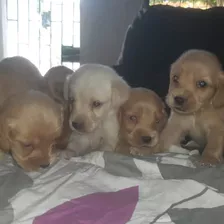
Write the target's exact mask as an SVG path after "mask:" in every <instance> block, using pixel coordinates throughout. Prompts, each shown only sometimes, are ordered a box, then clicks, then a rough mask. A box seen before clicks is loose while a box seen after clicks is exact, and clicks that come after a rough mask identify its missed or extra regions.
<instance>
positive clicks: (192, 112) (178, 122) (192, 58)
mask: <svg viewBox="0 0 224 224" xmlns="http://www.w3.org/2000/svg"><path fill="white" fill-rule="evenodd" d="M167 103H168V105H169V106H170V108H171V110H172V113H171V117H170V119H169V122H168V125H167V126H166V128H165V129H164V131H163V132H162V137H161V144H160V150H162V151H164V150H167V149H169V148H170V147H171V146H172V145H177V146H179V145H180V141H181V139H182V138H183V137H184V136H185V135H187V134H189V135H190V136H191V137H192V139H193V140H194V141H195V142H196V143H197V144H198V145H199V146H200V148H201V149H203V154H202V158H201V163H202V164H208V165H210V164H217V163H221V162H222V161H223V147H224V73H223V71H222V68H221V64H220V62H219V61H218V59H217V57H216V56H215V55H213V54H212V53H209V52H206V51H203V50H189V51H187V52H185V53H184V54H183V55H181V56H180V58H179V59H178V60H177V61H176V62H175V63H174V64H173V65H172V67H171V72H170V86H169V92H168V95H167Z"/></svg>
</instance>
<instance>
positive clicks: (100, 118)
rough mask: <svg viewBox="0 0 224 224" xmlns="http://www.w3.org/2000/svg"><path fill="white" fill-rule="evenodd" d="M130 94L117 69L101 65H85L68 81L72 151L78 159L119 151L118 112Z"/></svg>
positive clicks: (67, 93)
mask: <svg viewBox="0 0 224 224" xmlns="http://www.w3.org/2000/svg"><path fill="white" fill-rule="evenodd" d="M129 90H130V88H129V86H128V84H127V83H126V82H125V81H124V80H123V79H122V78H121V77H119V76H118V75H117V74H116V72H115V71H114V70H113V69H111V68H109V67H107V66H103V65H99V64H86V65H83V66H81V67H80V68H79V69H78V70H77V71H76V72H74V74H73V75H71V76H68V77H67V81H66V83H65V89H64V94H65V99H67V100H68V102H69V104H70V111H71V115H70V118H69V125H70V128H71V129H72V130H73V133H72V135H71V139H70V140H71V143H69V146H68V147H69V149H70V150H73V152H74V153H75V155H83V154H84V153H87V152H89V151H94V150H107V151H113V150H114V149H115V146H116V144H117V140H118V131H119V123H118V120H117V111H118V109H119V107H120V106H121V105H122V104H123V103H124V102H125V101H126V100H127V99H128V97H129ZM74 153H72V154H74Z"/></svg>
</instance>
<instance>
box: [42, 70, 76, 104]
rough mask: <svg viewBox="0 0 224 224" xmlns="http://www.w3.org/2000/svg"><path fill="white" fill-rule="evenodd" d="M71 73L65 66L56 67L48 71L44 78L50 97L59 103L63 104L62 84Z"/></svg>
mask: <svg viewBox="0 0 224 224" xmlns="http://www.w3.org/2000/svg"><path fill="white" fill-rule="evenodd" d="M72 73H73V71H72V70H71V69H69V68H67V67H65V66H56V67H53V68H51V69H49V70H48V72H47V73H46V74H45V76H44V80H45V82H46V85H47V88H48V90H49V92H50V95H51V97H52V98H53V99H55V100H56V101H57V102H59V103H63V102H64V93H63V91H64V83H65V80H66V77H67V76H68V75H70V74H72Z"/></svg>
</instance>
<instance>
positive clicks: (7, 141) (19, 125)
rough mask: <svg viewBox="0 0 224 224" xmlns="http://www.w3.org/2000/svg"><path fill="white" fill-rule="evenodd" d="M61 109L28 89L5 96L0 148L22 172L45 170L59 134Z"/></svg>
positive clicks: (43, 96)
mask: <svg viewBox="0 0 224 224" xmlns="http://www.w3.org/2000/svg"><path fill="white" fill-rule="evenodd" d="M62 122H63V113H62V108H61V107H60V106H59V105H58V104H57V103H55V102H54V101H53V100H52V99H51V98H50V97H49V96H47V95H46V94H44V93H41V92H39V91H35V90H29V91H25V92H22V93H18V94H17V95H15V96H12V97H9V98H8V99H7V100H6V101H5V102H4V103H3V104H2V106H1V110H0V149H1V150H3V151H4V152H6V153H11V154H12V156H13V158H14V159H15V161H16V162H17V163H18V164H19V165H20V166H21V167H22V168H23V169H25V170H26V171H34V170H38V169H39V168H40V167H43V168H45V167H47V166H49V165H50V163H51V162H52V161H53V159H54V157H55V155H54V152H53V147H54V144H55V142H56V139H57V138H58V137H59V136H60V134H61V128H62Z"/></svg>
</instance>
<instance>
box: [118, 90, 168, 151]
mask: <svg viewBox="0 0 224 224" xmlns="http://www.w3.org/2000/svg"><path fill="white" fill-rule="evenodd" d="M119 120H120V132H119V142H118V145H117V148H116V151H117V152H119V153H123V154H130V153H131V154H134V155H135V154H138V155H149V154H151V153H153V152H154V147H155V146H156V145H157V144H158V142H159V137H160V133H161V131H162V130H163V128H164V126H165V125H166V122H167V113H166V111H165V106H164V104H163V102H162V100H161V99H160V98H159V96H158V95H157V94H156V93H154V92H153V91H151V90H149V89H145V88H133V89H131V93H130V97H129V99H128V101H126V103H124V105H123V106H121V108H120V111H119Z"/></svg>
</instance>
